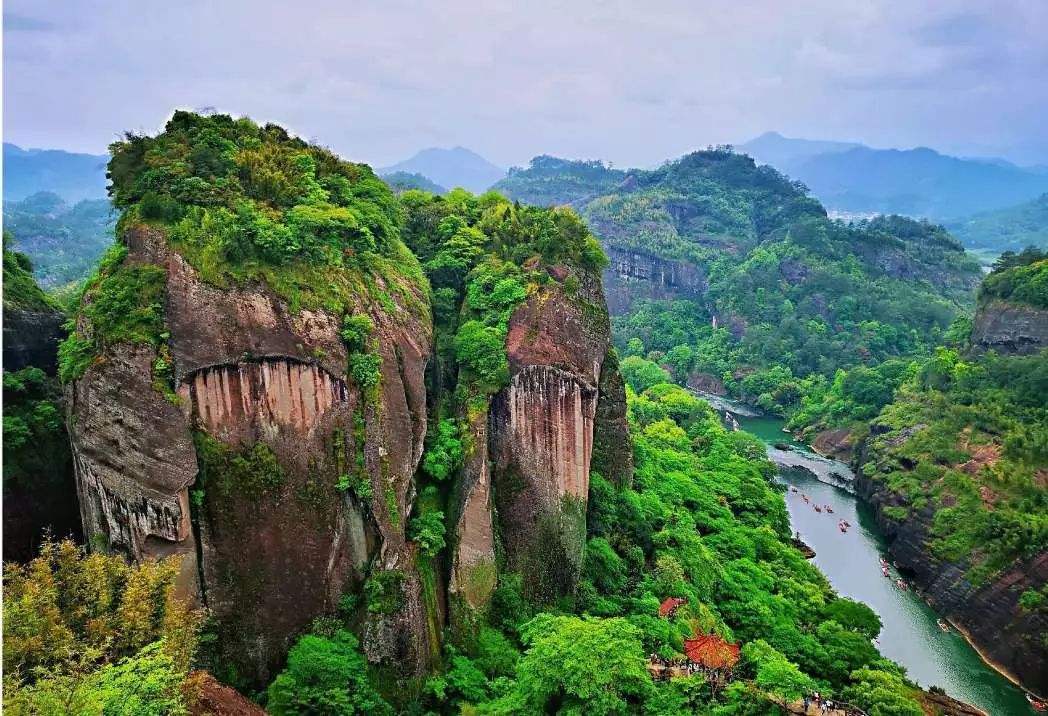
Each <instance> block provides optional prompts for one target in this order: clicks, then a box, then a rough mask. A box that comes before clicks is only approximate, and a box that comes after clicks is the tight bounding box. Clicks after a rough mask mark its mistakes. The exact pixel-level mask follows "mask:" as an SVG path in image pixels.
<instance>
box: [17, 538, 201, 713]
mask: <svg viewBox="0 0 1048 716" xmlns="http://www.w3.org/2000/svg"><path fill="white" fill-rule="evenodd" d="M178 569H179V563H178V560H177V559H176V558H171V559H167V560H163V561H159V562H146V563H144V564H141V565H139V566H130V565H128V564H127V563H126V562H125V561H124V559H123V558H122V557H120V556H110V555H103V554H98V553H92V554H87V553H86V552H85V551H84V549H83V548H82V547H78V546H76V545H75V544H74V543H73V542H71V541H69V540H64V541H62V542H46V543H45V544H44V545H43V547H42V548H41V551H40V556H39V557H37V558H36V559H34V560H33V561H31V562H30V563H28V564H26V565H14V564H8V565H6V566H5V569H4V610H3V611H4V634H3V642H4V649H3V652H4V654H3V663H4V710H5V711H7V712H9V713H11V714H59V713H76V714H97V715H99V716H101V715H102V714H106V715H107V716H108V715H109V714H127V715H129V716H130V715H132V714H133V715H135V716H150V715H152V714H156V715H157V716H160V715H161V714H180V713H185V701H186V694H185V692H184V689H183V686H184V683H185V680H186V676H187V674H188V672H189V667H190V664H191V661H192V658H193V654H194V651H195V649H196V643H197V631H198V627H199V623H200V614H199V613H197V612H194V611H192V610H191V609H189V608H188V607H187V606H186V605H185V604H184V603H182V602H181V601H179V600H178V599H176V598H175V595H174V583H175V579H176V577H177V574H178Z"/></svg>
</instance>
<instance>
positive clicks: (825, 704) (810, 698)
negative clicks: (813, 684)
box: [804, 691, 834, 714]
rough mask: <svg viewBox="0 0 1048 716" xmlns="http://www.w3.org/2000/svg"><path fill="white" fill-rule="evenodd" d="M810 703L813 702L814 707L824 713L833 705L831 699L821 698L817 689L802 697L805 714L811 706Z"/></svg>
mask: <svg viewBox="0 0 1048 716" xmlns="http://www.w3.org/2000/svg"><path fill="white" fill-rule="evenodd" d="M812 704H815V708H817V709H819V710H820V711H821V712H822V713H826V712H827V711H829V710H831V709H832V708H833V707H834V706H833V701H831V700H830V699H824V698H822V695H821V694H820V693H819V692H818V691H815V692H813V693H812V694H810V695H807V696H805V697H804V713H805V714H807V713H808V709H810V708H811V705H812Z"/></svg>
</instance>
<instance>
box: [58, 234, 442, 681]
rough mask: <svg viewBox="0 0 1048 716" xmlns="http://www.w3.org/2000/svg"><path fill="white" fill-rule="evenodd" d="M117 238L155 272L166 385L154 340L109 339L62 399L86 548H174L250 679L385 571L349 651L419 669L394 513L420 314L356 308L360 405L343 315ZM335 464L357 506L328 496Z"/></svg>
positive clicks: (411, 421)
mask: <svg viewBox="0 0 1048 716" xmlns="http://www.w3.org/2000/svg"><path fill="white" fill-rule="evenodd" d="M125 241H126V243H127V245H128V249H129V251H128V256H127V258H126V259H125V264H126V265H136V264H141V265H148V266H157V267H160V268H161V269H162V270H163V275H164V277H165V278H164V296H165V298H164V306H163V319H164V327H165V329H166V331H165V333H166V338H165V341H166V343H165V344H164V348H163V350H165V351H166V352H167V355H168V356H169V358H168V359H169V360H170V362H171V364H172V371H171V375H172V377H173V382H174V385H173V386H172V389H171V390H169V391H168V390H164V389H158V388H157V385H156V376H155V374H154V368H155V364H156V361H157V360H158V358H159V357H160V353H159V351H158V349H157V348H155V347H153V346H151V345H141V344H139V345H134V344H129V343H118V344H116V345H111V346H110V345H107V346H105V347H104V349H103V351H102V353H101V355H100V356H99V357H98V358H97V359H96V360H94V361H93V362H92V363H91V365H90V366H89V367H88V368H87V370H86V372H85V373H84V375H83V377H82V378H80V379H79V380H78V381H76V382H75V384H73V385H72V387H71V388H70V412H69V415H70V418H69V429H70V434H71V440H72V445H73V452H74V457H75V465H76V476H77V485H78V490H79V493H80V498H81V509H82V513H83V521H84V525H85V531H86V533H87V535H88V538H89V540H91V542H92V544H97V543H99V542H101V543H105V544H107V545H108V546H109V548H110V549H116V550H121V551H124V552H125V553H127V554H128V555H129V556H131V557H133V558H135V559H145V558H149V557H153V556H159V555H166V554H173V553H178V554H182V555H183V556H184V560H183V568H184V573H183V575H182V584H183V588H184V589H185V590H186V591H187V592H189V593H193V594H197V595H198V596H199V598H200V600H201V601H202V602H203V603H204V604H205V605H206V606H207V607H208V608H209V609H210V610H211V611H212V613H213V615H214V616H215V619H216V622H217V624H218V633H219V640H218V643H219V646H220V650H221V652H222V654H223V658H224V660H226V661H227V662H229V663H232V664H235V665H237V667H238V669H240V670H241V671H242V674H243V675H244V676H246V678H247V680H248V681H254V682H255V683H264V682H265V681H266V680H268V679H269V678H271V677H272V675H273V673H274V670H275V669H276V668H278V667H279V666H280V664H281V662H282V659H283V656H284V654H285V653H286V650H287V648H288V647H289V646H290V643H291V640H292V639H293V638H294V637H296V636H297V635H298V634H299V633H300V632H301V631H302V630H303V629H304V628H305V627H306V626H307V625H308V624H309V623H310V621H311V620H312V619H313V618H314V617H315V616H317V615H319V614H321V613H323V612H325V611H327V610H330V609H332V608H333V607H334V605H335V604H337V602H338V600H339V597H340V596H341V595H342V594H343V593H344V592H351V593H352V592H359V591H360V587H361V585H362V583H363V581H364V579H365V578H367V576H368V575H369V574H379V573H394V574H396V575H397V576H398V578H397V579H391V580H386V582H385V584H386V586H388V587H389V588H390V589H392V590H394V591H395V592H396V593H395V594H391V595H389V597H390V601H391V602H392V603H393V604H394V605H395V607H394V608H392V609H383V610H376V611H374V612H369V613H368V615H367V619H366V624H365V625H364V633H365V639H364V647H365V651H366V653H367V655H368V657H369V658H371V659H372V661H375V662H381V663H385V664H387V665H393V664H395V665H397V668H398V669H401V670H403V671H405V672H407V673H409V674H418V673H422V672H423V671H424V670H425V669H426V668H427V667H428V658H429V654H430V653H431V649H430V647H429V645H428V643H427V634H426V632H425V630H424V629H422V628H421V627H420V626H419V625H421V624H423V623H424V619H420V615H421V612H422V611H423V607H422V605H421V598H420V589H419V584H418V576H417V574H416V572H415V567H414V559H413V550H414V548H413V545H411V544H410V543H409V542H408V541H407V539H406V536H405V522H406V516H407V515H408V514H409V512H410V509H411V504H412V501H413V499H414V497H415V495H414V487H413V480H412V477H413V474H414V471H415V468H416V466H417V464H418V461H419V458H420V457H421V454H422V445H423V438H424V436H425V428H426V422H425V384H424V374H425V369H426V363H427V360H428V357H429V354H430V352H431V340H432V334H431V328H430V326H429V323H428V315H427V314H426V313H423V312H419V311H418V309H417V308H415V307H412V306H408V305H405V303H399V304H395V305H393V306H383V305H381V304H380V303H379V302H378V301H376V300H374V299H373V298H371V297H370V296H368V295H366V294H363V293H362V294H359V295H357V296H356V297H355V301H356V305H355V306H353V307H352V311H351V312H352V313H353V314H355V315H364V316H367V317H368V318H369V319H370V321H371V323H372V324H373V326H374V331H373V337H374V339H375V340H374V346H375V347H376V350H377V351H378V354H379V357H380V373H381V380H380V381H379V386H380V387H379V389H378V391H377V392H376V393H374V394H367V393H366V392H365V391H364V390H362V389H361V388H360V387H359V386H358V385H356V384H355V383H354V381H353V380H351V379H347V373H348V367H349V366H348V359H349V356H348V354H347V349H346V347H345V345H344V344H343V341H342V340H341V338H340V335H339V327H340V323H339V321H340V318H341V317H338V316H335V315H332V314H331V313H329V312H328V311H325V310H299V311H293V310H291V309H290V308H289V306H288V303H287V302H286V300H284V299H282V298H281V297H280V296H279V295H277V294H276V293H275V292H274V291H273V290H271V289H270V288H268V287H267V286H265V285H263V284H247V285H230V286H224V287H220V286H215V285H211V284H209V283H207V282H205V281H203V280H202V279H201V277H200V275H199V273H198V271H197V270H196V269H194V268H193V266H191V265H190V263H189V262H188V261H187V260H186V259H185V257H184V256H182V255H181V254H180V253H179V252H178V251H175V250H173V249H172V248H171V247H170V246H169V244H168V242H167V241H166V239H165V236H164V234H163V232H162V231H161V230H159V229H151V228H146V227H142V226H139V227H133V228H131V229H130V230H129V231H128V232H127V234H126V235H125ZM390 289H391V287H388V286H381V287H380V290H384V291H385V292H386V293H387V294H388V295H395V296H399V295H400V294H398V293H397V292H395V291H392V290H390ZM415 298H416V299H417V300H418V301H420V302H424V300H425V297H424V295H418V296H416V297H415ZM86 300H88V301H90V300H91V297H90V292H89V294H88V298H87V299H86ZM412 305H413V306H414V305H415V304H412ZM418 305H423V306H424V305H425V304H424V303H420V304H418ZM91 330H92V327H91V326H90V325H89V324H88V323H87V322H85V321H83V320H81V325H80V332H81V333H82V334H84V335H89V334H90V332H91ZM349 466H359V469H360V471H361V477H362V479H364V480H366V481H367V482H368V484H369V485H370V490H366V491H365V490H361V493H362V494H365V495H367V494H369V493H370V495H371V497H370V498H364V499H361V498H358V497H357V495H356V494H354V492H353V491H352V490H347V491H345V492H343V491H340V490H339V489H337V488H336V484H337V483H338V482H339V480H340V475H342V474H345V473H346V472H347V471H350V470H351V469H356V468H355V467H352V468H351V467H349ZM198 471H199V476H198Z"/></svg>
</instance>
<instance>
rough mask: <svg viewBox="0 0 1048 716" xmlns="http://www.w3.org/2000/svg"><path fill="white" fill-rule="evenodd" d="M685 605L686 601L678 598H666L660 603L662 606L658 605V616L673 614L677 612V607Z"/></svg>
mask: <svg viewBox="0 0 1048 716" xmlns="http://www.w3.org/2000/svg"><path fill="white" fill-rule="evenodd" d="M687 603H688V600H687V599H681V598H680V597H668V598H666V599H664V600H663V601H662V604H660V605H659V616H660V617H665V616H669V615H670V614H672V613H673V612H675V611H677V607H679V606H680V605H682V604H687Z"/></svg>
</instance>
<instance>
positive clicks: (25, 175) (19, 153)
mask: <svg viewBox="0 0 1048 716" xmlns="http://www.w3.org/2000/svg"><path fill="white" fill-rule="evenodd" d="M108 161H109V157H108V156H107V155H105V154H75V153H73V152H65V151H62V150H61V149H22V148H21V147H19V146H17V145H15V144H10V143H8V142H4V199H5V200H13V201H19V200H21V199H25V198H26V197H28V196H31V195H33V194H36V193H37V192H40V191H48V192H53V193H55V194H57V195H58V196H60V197H62V199H64V200H65V201H67V202H70V203H75V202H78V201H80V200H81V199H104V198H105V197H106V163H107V162H108Z"/></svg>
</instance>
